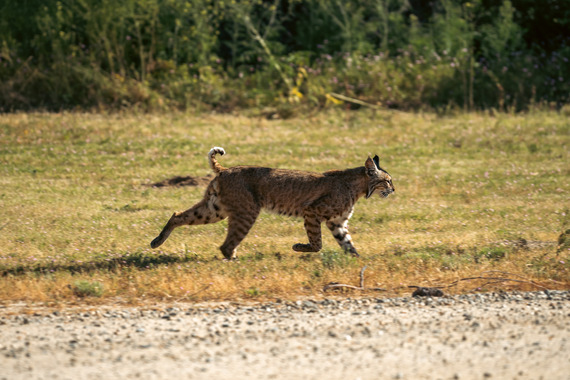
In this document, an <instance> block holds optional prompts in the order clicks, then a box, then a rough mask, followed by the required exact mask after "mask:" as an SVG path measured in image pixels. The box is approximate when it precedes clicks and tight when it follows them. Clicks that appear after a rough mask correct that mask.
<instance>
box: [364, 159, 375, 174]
mask: <svg viewBox="0 0 570 380" xmlns="http://www.w3.org/2000/svg"><path fill="white" fill-rule="evenodd" d="M364 167H365V168H366V174H367V175H369V176H372V175H374V174H375V173H376V171H377V170H378V169H376V164H375V163H374V161H372V159H371V158H370V157H368V159H367V160H366V162H365V163H364Z"/></svg>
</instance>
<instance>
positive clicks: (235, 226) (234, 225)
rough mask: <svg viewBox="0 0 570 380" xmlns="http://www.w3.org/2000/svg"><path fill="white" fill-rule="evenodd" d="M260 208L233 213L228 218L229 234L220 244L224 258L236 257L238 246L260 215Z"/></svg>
mask: <svg viewBox="0 0 570 380" xmlns="http://www.w3.org/2000/svg"><path fill="white" fill-rule="evenodd" d="M259 211H260V209H259V208H256V209H252V208H250V209H248V212H247V213H245V212H236V213H232V214H230V216H229V219H228V235H227V236H226V240H225V241H224V244H222V245H221V246H220V251H222V254H223V255H224V258H226V259H228V260H231V259H235V258H236V248H237V246H238V245H239V243H241V241H242V240H243V239H244V238H245V237H246V235H247V233H248V232H249V230H250V229H251V227H252V226H253V223H255V220H256V219H257V216H258V215H259Z"/></svg>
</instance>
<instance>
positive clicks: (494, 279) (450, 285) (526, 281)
mask: <svg viewBox="0 0 570 380" xmlns="http://www.w3.org/2000/svg"><path fill="white" fill-rule="evenodd" d="M472 280H491V281H493V282H494V283H498V282H507V281H510V282H520V283H523V284H530V285H534V286H536V287H538V288H542V289H548V288H547V287H545V286H542V285H540V284H537V283H536V282H534V281H529V280H515V279H513V278H506V277H486V276H475V277H466V278H460V279H459V280H456V281H453V282H452V283H451V284H449V285H447V286H444V287H442V289H444V288H450V287H452V286H455V285H457V284H458V283H460V282H461V281H472Z"/></svg>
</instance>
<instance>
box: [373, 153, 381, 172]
mask: <svg viewBox="0 0 570 380" xmlns="http://www.w3.org/2000/svg"><path fill="white" fill-rule="evenodd" d="M372 160H373V161H374V164H375V165H376V169H378V170H380V157H378V155H375V156H374V158H373V159H372Z"/></svg>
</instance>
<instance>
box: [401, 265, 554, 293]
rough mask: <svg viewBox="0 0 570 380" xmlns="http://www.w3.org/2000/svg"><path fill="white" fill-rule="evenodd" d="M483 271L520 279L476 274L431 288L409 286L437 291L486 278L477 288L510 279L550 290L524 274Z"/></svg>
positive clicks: (415, 287)
mask: <svg viewBox="0 0 570 380" xmlns="http://www.w3.org/2000/svg"><path fill="white" fill-rule="evenodd" d="M482 273H499V274H504V275H507V276H515V277H518V278H519V279H514V278H508V277H494V276H474V277H465V278H460V279H459V280H455V281H453V282H452V283H451V284H449V285H444V286H434V287H431V288H422V287H420V286H415V285H411V286H408V288H412V289H418V290H416V291H415V292H414V294H415V293H416V292H418V291H419V290H420V289H432V290H433V291H434V292H435V291H436V290H438V289H447V288H451V287H452V286H456V285H457V284H459V283H460V282H462V281H474V280H485V281H487V282H485V283H484V284H483V285H480V286H478V287H477V288H481V287H483V286H487V285H493V284H500V283H503V282H509V281H510V282H520V283H524V284H530V285H533V286H536V287H538V288H542V289H547V290H548V288H547V287H545V286H543V285H540V284H538V283H536V282H534V281H532V280H527V279H525V278H524V277H522V276H520V275H518V274H515V273H508V272H502V271H498V270H490V271H485V272H482ZM477 288H475V289H472V290H470V292H471V291H473V290H476V289H477ZM420 293H421V292H420Z"/></svg>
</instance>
